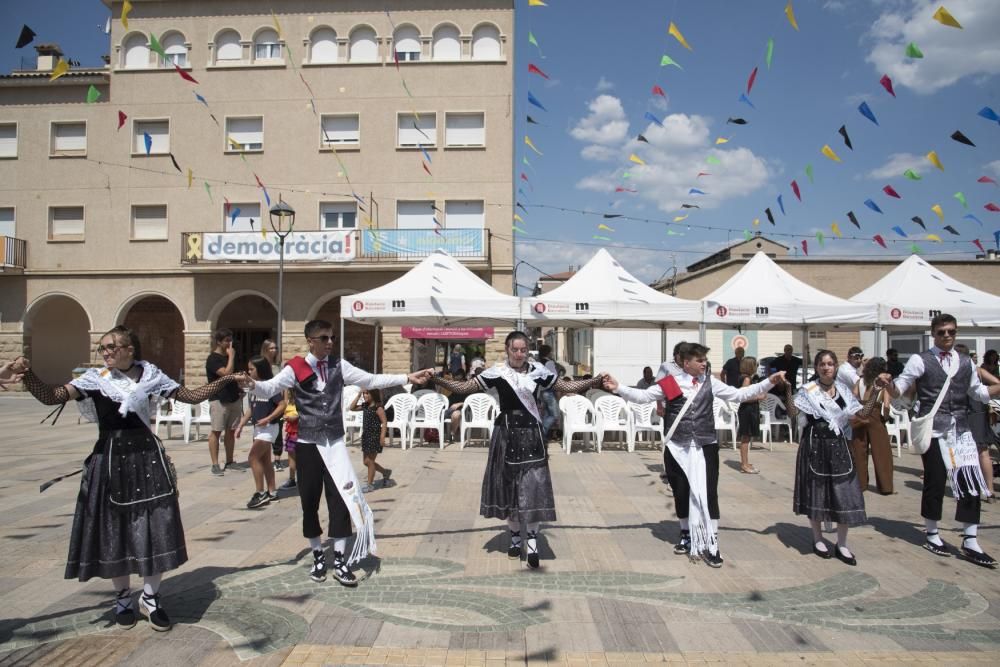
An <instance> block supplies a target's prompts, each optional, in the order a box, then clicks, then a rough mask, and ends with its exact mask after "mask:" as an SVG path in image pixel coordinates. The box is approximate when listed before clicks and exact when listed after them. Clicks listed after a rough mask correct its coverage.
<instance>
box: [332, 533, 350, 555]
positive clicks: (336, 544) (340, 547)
mask: <svg viewBox="0 0 1000 667" xmlns="http://www.w3.org/2000/svg"><path fill="white" fill-rule="evenodd" d="M345 549H347V538H346V537H336V538H334V540H333V550H334V551H335V552H337V553H338V554H340V555H341V556H343V555H344V550H345Z"/></svg>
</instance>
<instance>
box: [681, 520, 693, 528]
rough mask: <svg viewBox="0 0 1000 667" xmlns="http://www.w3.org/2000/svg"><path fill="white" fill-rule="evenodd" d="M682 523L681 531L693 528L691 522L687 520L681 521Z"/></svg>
mask: <svg viewBox="0 0 1000 667" xmlns="http://www.w3.org/2000/svg"><path fill="white" fill-rule="evenodd" d="M680 522H681V530H688V528H689V527H690V526H691V522H690V521H689V520H687V519H681V520H680Z"/></svg>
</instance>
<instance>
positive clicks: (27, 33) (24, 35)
mask: <svg viewBox="0 0 1000 667" xmlns="http://www.w3.org/2000/svg"><path fill="white" fill-rule="evenodd" d="M34 39H35V31H34V30H32V29H31V28H29V27H28V25H27V24H24V25H22V26H21V34H20V35H19V36H18V38H17V44H15V45H14V48H15V49H21V48H24V47H25V46H27V45H28V44H31V42H32V40H34Z"/></svg>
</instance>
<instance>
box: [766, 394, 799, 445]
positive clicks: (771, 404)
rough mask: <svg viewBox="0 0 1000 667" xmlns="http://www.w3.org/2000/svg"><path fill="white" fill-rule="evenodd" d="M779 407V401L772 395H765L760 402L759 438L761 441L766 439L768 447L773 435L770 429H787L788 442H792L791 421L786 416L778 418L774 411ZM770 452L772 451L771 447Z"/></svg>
mask: <svg viewBox="0 0 1000 667" xmlns="http://www.w3.org/2000/svg"><path fill="white" fill-rule="evenodd" d="M779 405H781V401H780V400H778V397H777V396H775V395H773V394H766V395H765V396H764V398H763V399H761V401H760V436H761V438H762V439H766V441H767V443H768V444H769V445H770V444H771V439H772V437H773V435H774V434H773V431H772V429H774V428H775V427H778V428H781V427H782V426H784V427H785V428H787V429H788V442H789V443H791V442H792V420H791V419H789V418H788V415H787V414H786V415H785V416H784V417H778V414H777V412H776V411H777V408H778V406H779ZM779 433H780V431H779ZM771 451H774V448H773V447H772V448H771Z"/></svg>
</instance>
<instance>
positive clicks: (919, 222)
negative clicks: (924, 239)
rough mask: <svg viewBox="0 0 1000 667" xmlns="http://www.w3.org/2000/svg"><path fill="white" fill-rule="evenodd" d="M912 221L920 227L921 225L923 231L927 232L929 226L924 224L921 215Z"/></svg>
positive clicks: (914, 217)
mask: <svg viewBox="0 0 1000 667" xmlns="http://www.w3.org/2000/svg"><path fill="white" fill-rule="evenodd" d="M910 220H912V221H913V222H915V223H917V224H918V225H920V228H921V229H923V230H925V231H926V230H927V225H925V224H924V221H923V219H922V218H921V217H920V216H919V215H915V216H913V217H912V218H910Z"/></svg>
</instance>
